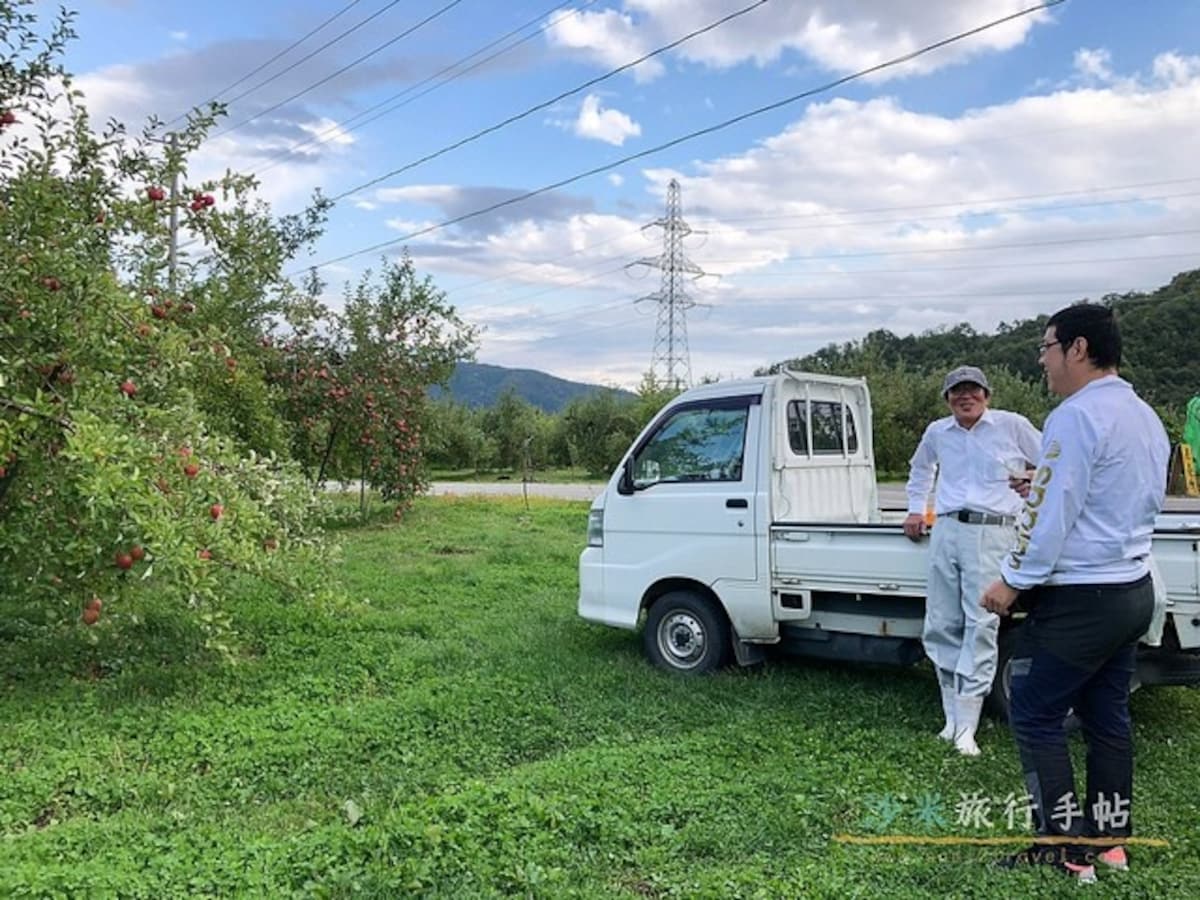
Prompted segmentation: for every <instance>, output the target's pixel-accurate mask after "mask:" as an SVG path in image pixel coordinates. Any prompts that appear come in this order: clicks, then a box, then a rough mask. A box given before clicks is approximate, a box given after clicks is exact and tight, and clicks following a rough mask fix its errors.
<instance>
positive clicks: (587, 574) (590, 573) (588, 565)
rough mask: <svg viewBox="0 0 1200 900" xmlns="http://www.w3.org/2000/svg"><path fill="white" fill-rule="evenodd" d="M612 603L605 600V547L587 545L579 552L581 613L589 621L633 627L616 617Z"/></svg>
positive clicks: (619, 626) (620, 626)
mask: <svg viewBox="0 0 1200 900" xmlns="http://www.w3.org/2000/svg"><path fill="white" fill-rule="evenodd" d="M614 612H615V611H614V610H613V608H612V607H611V605H609V604H607V603H605V602H604V548H603V547H587V548H585V549H584V551H583V552H582V553H580V554H579V615H580V617H581V618H583V619H587V621H589V622H599V623H600V624H602V625H615V626H616V627H618V628H633V627H634V626H635V625H636V624H637V623H636V622H635V623H633V625H631V624H630V623H629V622H627V621H624V620H622V619H618V618H616V616H615V615H614Z"/></svg>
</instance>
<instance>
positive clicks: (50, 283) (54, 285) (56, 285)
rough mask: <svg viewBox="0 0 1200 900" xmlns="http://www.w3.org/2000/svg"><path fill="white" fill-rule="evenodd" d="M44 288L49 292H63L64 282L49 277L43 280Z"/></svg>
mask: <svg viewBox="0 0 1200 900" xmlns="http://www.w3.org/2000/svg"><path fill="white" fill-rule="evenodd" d="M42 287H44V288H45V289H46V290H48V291H59V290H62V282H61V281H59V280H58V279H57V278H55V277H54V276H53V275H47V276H46V277H45V278H43V279H42Z"/></svg>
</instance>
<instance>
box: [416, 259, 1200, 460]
mask: <svg viewBox="0 0 1200 900" xmlns="http://www.w3.org/2000/svg"><path fill="white" fill-rule="evenodd" d="M1099 302H1102V303H1105V304H1107V305H1109V306H1112V307H1113V308H1114V309H1115V310H1116V311H1117V315H1118V319H1119V321H1120V323H1121V331H1122V336H1123V340H1124V363H1123V365H1122V367H1121V374H1122V376H1123V377H1125V378H1127V379H1128V380H1130V381H1131V382H1133V384H1134V385H1135V387H1136V388H1137V389H1138V391H1139V392H1140V393H1141V394H1142V396H1143V397H1145V398H1146V399H1147V400H1148V402H1150V403H1151V404H1152V405H1154V406H1155V408H1156V409H1157V410H1158V412H1159V415H1160V416H1161V417H1162V419H1163V421H1164V423H1165V424H1166V426H1167V430H1168V432H1169V433H1170V434H1171V437H1172V440H1176V441H1177V440H1179V438H1180V435H1181V433H1182V431H1183V426H1184V420H1185V415H1186V407H1187V402H1188V400H1189V399H1190V398H1191V397H1193V396H1195V395H1196V394H1198V393H1200V270H1193V271H1187V272H1183V273H1180V274H1179V275H1177V276H1175V277H1174V278H1173V279H1172V280H1171V281H1170V283H1169V284H1167V285H1164V286H1163V287H1161V288H1158V289H1157V290H1154V291H1152V292H1149V293H1127V294H1119V295H1118V294H1109V295H1106V296H1104V297H1103V298H1101V299H1100V301H1099ZM1047 318H1048V315H1042V316H1037V317H1034V318H1032V319H1026V320H1020V321H1014V322H1008V323H1003V324H1001V325H1000V326H999V327H998V328H997V330H996V331H995V333H992V334H987V333H981V332H979V331H977V330H975V329H974V328H973V327H971V326H970V325H968V324H965V323H962V324H958V325H953V326H947V327H943V328H938V329H934V330H929V331H926V332H924V333H922V334H917V335H905V336H899V335H896V334H893V333H892V332H890V331H887V330H886V329H879V330H876V331H872V332H870V333H869V334H867V335H866V336H865V337H863V338H861V339H859V340H856V341H849V342H845V343H840V344H838V343H834V344H829V345H827V346H825V347H822V348H821V349H819V350H817V351H815V352H813V353H810V354H808V355H806V356H802V357H797V358H794V359H791V360H787V361H784V362H779V363H776V364H774V365H771V366H766V367H763V368H761V369H759V370H758V372H757V373H756V374H760V375H761V374H769V373H773V372H777V371H779V370H781V369H783V368H789V369H793V370H796V371H804V372H820V373H826V374H832V375H848V376H855V377H862V378H866V380H867V384H868V387H869V389H870V391H871V399H872V406H873V409H874V438H875V454H876V465H877V467H878V469H879V471H880V472H881V473H882V474H883V475H885V476H889V477H902V476H903V475H904V473H906V472H907V469H908V460H909V458H910V457H911V456H912V453H913V451H914V450H915V449H916V446H917V442H918V441H919V440H920V437H921V434H922V432H923V431H924V429H925V427H926V426H927V425H928V424H929V422H931V421H932V420H934V419H936V418H939V417H941V416H944V415H946V414H947V411H946V406H945V403H944V402H943V401H942V398H941V396H940V390H941V381H942V377H943V376H944V375H945V373H946V372H947V371H948V370H949V369H951V368H954V367H955V366H959V365H964V364H970V365H978V366H980V367H982V368H983V369H984V370H985V371H986V372H987V375H988V378H989V380H990V381H991V384H992V401H993V404H994V405H995V406H996V407H998V408H1002V409H1008V410H1012V411H1014V412H1018V413H1021V414H1022V415H1024V416H1026V417H1027V418H1029V419H1030V421H1032V422H1033V423H1034V424H1036V425H1038V426H1041V424H1042V423H1043V422H1044V421H1045V418H1046V416H1047V415H1048V414H1049V412H1050V411H1051V410H1052V409H1053V408H1054V404H1055V403H1056V402H1057V400H1056V398H1054V397H1051V396H1050V395H1049V394H1048V393H1047V391H1046V389H1045V384H1044V381H1043V378H1042V374H1041V369H1040V367H1039V366H1038V356H1037V345H1038V344H1039V343H1040V342H1041V339H1042V334H1043V332H1044V331H1045V327H1046V320H1047ZM670 396H671V392H669V391H664V390H662V389H661V388H660V387H658V386H656V385H655V383H654V381H653V379H652V378H650V377H649V376H647V377H646V378H645V379H644V380H643V383H642V385H641V387H640V388H639V390H638V392H637V395H636V396H635V397H633V398H622V397H620V396H618V395H617V394H616V393H615V392H612V391H607V392H605V391H601V392H597V393H595V394H592V395H589V396H585V397H582V398H576V399H575V400H574V401H572V402H571V403H570V404H569V405H568V406H567V407H566V409H565V410H564V411H563V412H562V413H560V414H558V415H550V414H547V413H544V412H541V411H540V410H538V409H537V408H535V407H534V406H532V405H531V404H529V403H527V402H526V401H524V400H522V399H521V398H520V397H519V396H517V395H516V393H515V392H513V391H510V392H508V393H507V394H505V395H504V396H503V397H502V398H501V400H500V401H499V402H498V403H496V404H495V405H494V406H493V407H490V408H486V409H471V408H468V407H467V406H465V405H462V404H456V403H454V402H453V401H452V400H447V399H442V400H440V401H439V402H438V403H436V404H435V405H434V408H433V410H432V413H431V425H430V427H431V434H430V443H429V457H428V459H429V462H430V463H431V464H432V465H434V466H435V467H439V468H443V469H460V470H473V471H486V470H494V469H506V470H511V471H513V472H519V471H521V470H522V468H524V467H529V468H531V469H532V470H534V471H536V470H538V469H546V468H555V467H575V468H582V469H584V470H586V471H587V473H588V474H589V475H590V476H592V477H597V478H600V477H606V476H607V475H608V474H609V473H611V472H612V471H613V469H614V468H615V467H616V466H617V465H618V464H619V463H620V460H621V456H622V454H623V453H624V451H625V450H626V449H627V448H628V446H629V444H630V442H631V441H632V440H633V438H634V437H636V436H637V434H638V433H639V432H640V431H641V429H642V428H643V427H644V426H645V425H646V424H647V423H648V422H649V420H650V418H651V417H652V416H653V415H654V413H655V412H656V411H657V410H658V408H659V407H660V406H661V405H662V404H663V403H664V402H666V400H667V399H669V398H670Z"/></svg>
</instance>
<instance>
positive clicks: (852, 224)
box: [459, 179, 1200, 290]
mask: <svg viewBox="0 0 1200 900" xmlns="http://www.w3.org/2000/svg"><path fill="white" fill-rule="evenodd" d="M1192 180H1194V179H1192ZM1114 190H1116V189H1115V188H1114ZM1198 195H1200V194H1198V192H1194V191H1193V192H1185V193H1179V194H1161V195H1156V196H1149V197H1147V196H1140V197H1129V198H1122V199H1118V200H1100V201H1095V202H1092V203H1071V204H1060V205H1057V206H1054V207H1044V206H1035V207H999V208H997V209H990V210H987V213H988V214H990V215H1001V214H1012V213H1020V212H1042V211H1047V212H1058V211H1061V210H1077V209H1091V208H1094V207H1098V206H1119V205H1124V204H1128V203H1150V202H1154V201H1158V200H1169V199H1174V198H1177V197H1195V196H1198ZM1029 196H1033V195H1026V197H1029ZM1040 196H1057V195H1054V194H1048V195H1040ZM976 202H982V203H988V202H993V201H976ZM931 205H933V206H954V205H971V204H970V202H969V201H968V202H967V203H965V204H950V203H945V204H926V205H922V206H918V207H903V206H897V207H892V209H896V210H903V209H908V208H915V209H924V208H929V206H931ZM884 208H885V207H879V208H877V211H878V210H882V209H884ZM859 212H864V211H860V210H842V211H840V212H838V213H812V214H804V215H797V216H788V217H783V216H763V217H751V218H746V219H737V220H733V221H748V222H753V221H760V220H769V221H776V220H778V219H781V218H797V219H808V218H813V217H817V216H824V215H856V214H858V213H859ZM960 215H962V213H950V214H947V215H944V216H927V217H925V218H923V219H921V220H919V221H918V222H917V223H914V224H921V223H924V222H929V221H935V220H939V219H956V218H958V217H959V216H960ZM722 221H727V220H722ZM911 221H912V220H910V219H874V220H868V221H850V222H834V223H830V224H808V225H792V226H777V227H771V228H744V229H740V232H739V233H742V234H768V233H775V232H779V231H798V230H804V229H815V228H830V229H833V228H851V227H853V228H859V227H862V226H866V225H894V224H904V223H909V222H911ZM712 230H713V231H718V232H719V231H722V230H728V231H733V230H734V229H725V228H723V227H722V226H720V225H717V226H714V227H713V228H712ZM640 232H641V230H640V229H639V231H637V232H631V233H629V234H625V235H618V236H616V237H613V238H608V239H606V240H604V241H600V242H597V243H596V244H594V245H589V246H586V247H579V248H576V249H575V250H572V251H571V252H570V253H566V254H563V255H562V256H559V257H554V258H552V259H546V260H540V261H538V262H536V263H527V264H525V265H523V266H520V267H518V269H524V268H529V269H535V268H538V267H540V266H546V265H554V264H555V263H557V262H560V261H561V260H563V259H567V258H569V257H572V256H577V255H579V254H580V253H583V252H586V251H587V250H589V249H594V248H595V247H600V246H603V245H605V244H609V243H612V242H613V241H615V240H623V239H625V238H630V237H634V236H635V235H637V234H639V233H640ZM619 258H621V257H620V256H605V257H601V258H599V259H596V260H594V261H593V262H594V263H605V262H611V261H613V260H616V259H619ZM743 261H744V260H740V259H737V260H725V259H710V260H709V262H710V263H733V262H743ZM614 271H615V270H614ZM601 274H604V273H601ZM511 277H512V272H511V271H510V272H504V273H501V274H500V275H495V276H492V277H490V278H486V279H481V280H479V281H474V282H470V283H468V284H466V285H463V286H462V287H461V288H459V290H464V289H466V288H470V287H475V286H477V285H480V284H487V283H488V282H492V281H498V280H500V279H504V278H511ZM772 277H773V276H772ZM574 283H577V282H568V283H567V284H564V285H562V286H563V287H569V286H571V284H574ZM551 290H553V288H551Z"/></svg>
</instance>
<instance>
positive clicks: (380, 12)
mask: <svg viewBox="0 0 1200 900" xmlns="http://www.w3.org/2000/svg"><path fill="white" fill-rule="evenodd" d="M399 2H400V0H391V2H390V3H388V4H387V5H386V6H384V7H383V8H382V9H379V10H376V11H375V12H373V13H372V14H371V15H369V16H367V17H366V18H365V19H363V20H362V21H361V22H359V23H358V24H357V25H355V26H353V27H352V28H347V29H346V30H345V31H343V32H342V33H341V34H339V35H337V36H336V37H335V38H333V39H332V40H328V41H326V42H325V43H324V44H322V45H321V46H320V47H318V48H317V49H316V50H313V51H312V52H311V53H308V54H307V55H305V56H302V57H300V59H298V60H296V61H295V62H294V63H292V64H291V65H290V66H288V67H287V68H285V69H282V70H280V71H278V72H276V73H275V74H274V75H272V76H271V77H270V78H268V79H266V80H265V81H260V82H259V83H258V84H256V85H255V86H254V87H252V88H249V89H247V90H244V91H242V92H241V93H240V94H238V95H237V96H236V97H233V98H231V99H229V100H226V101H225V103H226V104H227V105H229V106H232V105H233V104H234V103H237V102H238V101H239V100H241V99H242V98H243V97H247V96H249V95H250V94H253V93H254V92H255V91H257V90H258V89H259V88H261V87H266V86H267V85H268V84H270V83H271V82H272V81H275V80H276V79H278V78H281V77H283V76H284V75H286V74H287V73H288V72H290V71H292V70H293V69H295V68H296V67H297V66H299V65H302V64H304V63H306V62H308V61H309V60H310V59H312V58H313V57H314V56H316V55H317V54H318V53H320V52H321V51H323V50H327V49H328V48H330V47H332V46H333V45H334V44H336V43H337V42H338V41H340V40H342V39H343V38H347V37H349V36H350V35H352V34H354V32H356V31H358V29H360V28H362V27H363V26H364V25H366V24H367V23H368V22H370V21H372V20H374V19H377V18H379V17H380V16H381V15H383V14H384V13H385V12H387V11H388V10H389V9H391V8H392V7H393V6H395V5H396V4H397V3H399Z"/></svg>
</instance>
